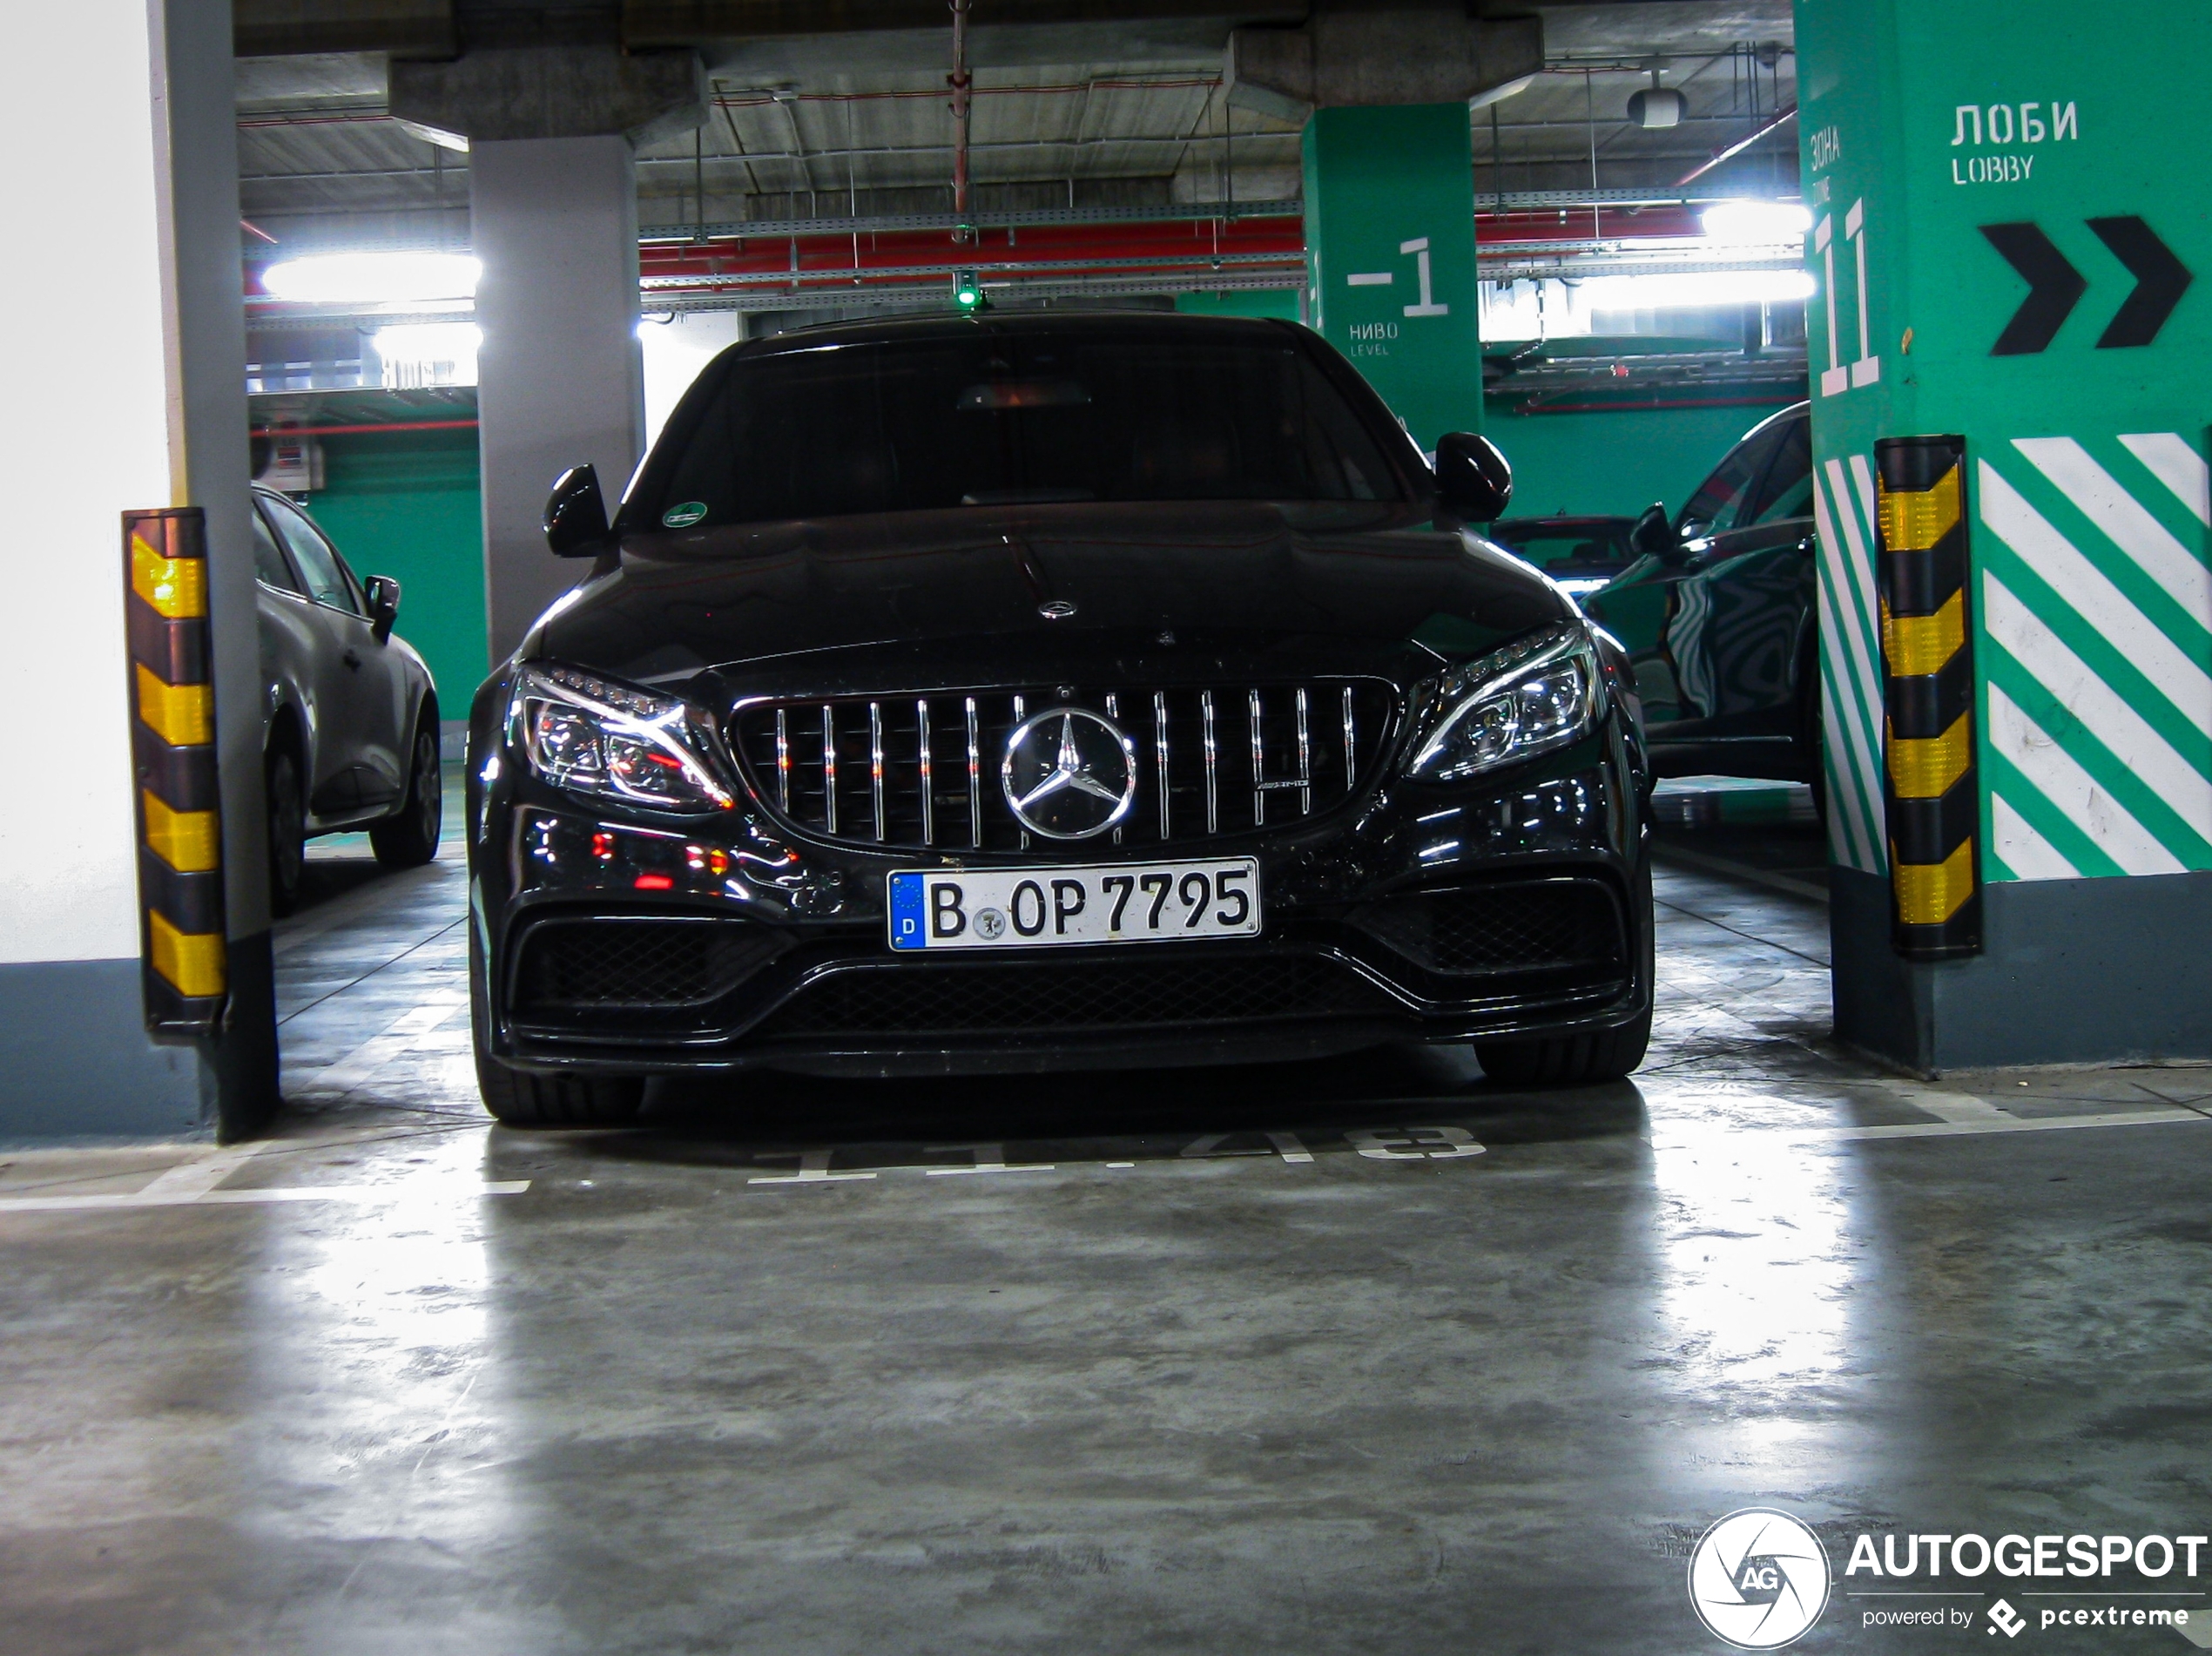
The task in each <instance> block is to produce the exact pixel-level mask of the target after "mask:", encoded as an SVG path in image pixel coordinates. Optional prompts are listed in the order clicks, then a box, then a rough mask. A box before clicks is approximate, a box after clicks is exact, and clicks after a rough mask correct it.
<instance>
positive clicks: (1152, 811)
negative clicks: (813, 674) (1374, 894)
mask: <svg viewBox="0 0 2212 1656" xmlns="http://www.w3.org/2000/svg"><path fill="white" fill-rule="evenodd" d="M1224 701H1225V702H1226V706H1224ZM1239 704H1241V706H1239ZM1062 705H1066V706H1077V707H1085V708H1089V710H1090V711H1092V712H1094V713H1103V714H1104V715H1105V716H1106V717H1107V718H1108V719H1109V720H1113V721H1114V723H1115V724H1116V726H1117V727H1119V728H1121V729H1122V730H1123V732H1124V733H1126V734H1127V735H1128V736H1129V738H1130V741H1131V742H1132V743H1133V744H1134V746H1135V747H1136V754H1137V766H1136V774H1137V782H1136V787H1137V798H1136V805H1135V808H1133V809H1132V810H1131V811H1130V814H1129V816H1128V818H1127V820H1126V821H1124V822H1123V823H1122V824H1121V825H1120V826H1119V827H1117V828H1115V829H1114V830H1113V831H1112V832H1111V835H1110V836H1109V835H1102V836H1100V839H1099V840H1098V841H1097V842H1095V844H1094V845H1093V848H1094V850H1104V849H1106V848H1109V847H1111V848H1120V849H1123V850H1127V849H1130V848H1151V847H1157V846H1162V845H1184V844H1190V843H1194V842H1203V841H1204V840H1206V839H1208V838H1211V837H1214V836H1217V835H1227V834H1244V833H1250V832H1251V831H1252V830H1253V829H1255V828H1283V827H1285V826H1289V825H1291V824H1292V823H1294V822H1296V821H1299V820H1301V819H1303V818H1305V817H1309V816H1312V815H1314V814H1317V813H1319V812H1323V811H1326V810H1329V809H1330V808H1332V807H1334V806H1337V805H1339V804H1341V803H1342V802H1343V801H1345V800H1346V799H1348V798H1350V797H1351V796H1352V795H1353V794H1356V793H1357V792H1358V791H1359V788H1360V787H1361V786H1362V785H1363V782H1364V780H1365V777H1366V772H1367V769H1368V768H1369V767H1370V765H1371V763H1372V760H1375V759H1376V758H1378V757H1379V755H1380V754H1381V753H1382V752H1383V750H1384V743H1385V742H1386V740H1387V737H1388V729H1387V727H1388V725H1389V722H1390V720H1391V717H1392V713H1393V706H1394V705H1395V698H1394V695H1393V692H1392V691H1391V689H1390V687H1389V686H1386V685H1385V684H1383V683H1381V682H1379V681H1377V680H1372V679H1356V680H1352V681H1351V682H1345V681H1343V680H1332V681H1328V682H1326V683H1323V684H1318V685H1315V684H1271V685H1270V684H1263V685H1243V684H1240V685H1235V686H1189V687H1170V688H1164V689H1163V688H1155V687H1151V686H1146V687H1144V688H1142V689H1136V688H1129V687H1121V688H1116V689H1114V690H1097V691H1089V690H1082V689H1078V690H1076V691H1075V693H1072V694H1062V693H1061V692H1060V691H1056V690H1045V691H1039V690H1028V691H1018V692H1017V691H978V692H974V693H965V692H954V693H948V694H941V695H927V694H920V695H917V694H907V695H902V696H880V697H853V698H839V699H834V700H806V701H784V702H753V703H750V704H745V705H742V706H739V707H738V708H737V709H736V711H735V713H734V714H733V717H732V729H733V730H734V732H735V733H736V736H737V742H738V749H739V753H740V757H741V758H742V759H743V760H744V763H745V768H746V770H747V771H748V773H749V774H751V775H752V778H753V780H754V782H755V785H756V786H757V787H759V789H760V791H761V796H762V798H764V799H765V800H768V801H772V803H773V805H774V808H775V809H776V811H777V813H778V814H779V815H781V816H783V817H784V818H785V819H786V820H787V821H790V822H792V823H793V824H794V825H796V826H797V827H799V828H803V829H807V830H811V831H813V832H815V833H819V834H823V835H828V836H830V837H833V838H838V837H843V838H850V839H854V840H857V841H860V842H863V843H871V844H880V845H886V846H912V847H916V848H920V847H928V846H940V845H954V846H965V847H967V848H970V849H974V850H997V851H1013V850H1028V849H1032V848H1034V846H1035V843H1036V842H1035V841H1033V839H1032V837H1031V836H1030V835H1028V833H1026V832H1024V831H1023V829H1022V826H1021V824H1020V822H1019V821H1016V820H1015V816H1014V814H1013V813H1012V811H1011V810H1009V809H1008V807H1007V803H1006V800H1005V797H1004V794H1003V793H1002V792H1001V787H1000V784H999V777H998V769H999V767H998V763H997V760H998V756H999V755H1001V754H1004V753H1005V751H1006V745H1007V740H1008V737H1009V736H1010V735H1011V734H1012V733H1013V732H1014V730H1015V727H1017V726H1018V725H1020V724H1021V723H1022V721H1023V720H1025V719H1026V718H1028V716H1029V714H1031V713H1034V712H1036V711H1039V710H1041V709H1043V708H1049V707H1055V706H1062ZM1232 708H1233V709H1238V711H1237V712H1230V711H1229V709H1232ZM1317 712H1318V717H1317V716H1316V714H1317ZM1148 724H1149V726H1150V730H1149V731H1148V730H1147V729H1146V726H1147V725H1148ZM1239 726H1241V727H1243V728H1242V729H1241V730H1239V729H1238V727H1239ZM1240 748H1241V749H1242V750H1243V751H1242V752H1238V749H1240ZM1085 843H1088V842H1072V843H1065V842H1063V844H1064V848H1065V849H1066V850H1068V851H1069V852H1070V853H1072V854H1075V855H1083V854H1084V853H1083V850H1082V847H1083V845H1084V844H1085Z"/></svg>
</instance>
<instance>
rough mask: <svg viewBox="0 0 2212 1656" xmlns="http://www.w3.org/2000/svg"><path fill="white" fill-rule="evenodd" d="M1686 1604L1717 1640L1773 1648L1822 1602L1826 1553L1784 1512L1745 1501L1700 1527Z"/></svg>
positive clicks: (1809, 1621) (1814, 1617) (1794, 1635)
mask: <svg viewBox="0 0 2212 1656" xmlns="http://www.w3.org/2000/svg"><path fill="white" fill-rule="evenodd" d="M1689 1602H1690V1605H1691V1607H1692V1608H1693V1609H1695V1610H1696V1612H1697V1619H1698V1620H1700V1621H1702V1622H1703V1623H1704V1624H1705V1626H1706V1630H1707V1631H1708V1632H1710V1633H1711V1634H1712V1635H1713V1637H1715V1638H1716V1639H1723V1640H1725V1641H1726V1642H1727V1643H1729V1644H1731V1645H1733V1646H1736V1647H1737V1649H1738V1650H1779V1649H1781V1648H1782V1647H1783V1646H1784V1645H1787V1644H1791V1643H1792V1642H1793V1641H1795V1640H1796V1639H1798V1638H1800V1637H1802V1636H1803V1634H1804V1632H1805V1630H1806V1629H1808V1628H1810V1627H1811V1626H1812V1625H1813V1623H1815V1622H1816V1621H1818V1620H1819V1619H1820V1612H1822V1611H1823V1610H1824V1609H1825V1608H1826V1607H1827V1605H1828V1554H1827V1552H1826V1551H1825V1550H1824V1548H1823V1547H1822V1546H1821V1544H1820V1538H1819V1537H1818V1536H1817V1535H1815V1534H1814V1533H1813V1532H1812V1531H1811V1530H1810V1529H1808V1528H1807V1527H1806V1526H1805V1525H1804V1524H1802V1523H1800V1522H1798V1520H1797V1519H1796V1518H1793V1517H1791V1516H1790V1515H1789V1514H1788V1513H1787V1512H1777V1511H1775V1510H1774V1509H1773V1508H1771V1507H1764V1506H1747V1507H1745V1508H1744V1509H1743V1511H1739V1512H1731V1513H1730V1514H1729V1515H1728V1516H1727V1517H1724V1518H1723V1519H1722V1520H1721V1521H1720V1522H1719V1523H1717V1524H1715V1525H1713V1527H1712V1528H1711V1529H1710V1530H1708V1531H1705V1534H1704V1536H1703V1538H1702V1539H1701V1540H1700V1541H1699V1542H1698V1543H1697V1550H1696V1551H1695V1552H1693V1553H1691V1554H1690V1555H1689Z"/></svg>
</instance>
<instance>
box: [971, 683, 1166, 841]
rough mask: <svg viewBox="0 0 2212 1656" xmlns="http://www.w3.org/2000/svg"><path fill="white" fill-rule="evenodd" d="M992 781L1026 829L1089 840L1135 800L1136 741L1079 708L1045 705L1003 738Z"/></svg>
mask: <svg viewBox="0 0 2212 1656" xmlns="http://www.w3.org/2000/svg"><path fill="white" fill-rule="evenodd" d="M999 781H1000V783H1001V785H1002V786H1003V787H1004V788H1005V789H1006V802H1007V804H1008V807H1009V808H1011V809H1012V810H1013V812H1014V815H1015V821H1019V822H1020V823H1021V824H1022V827H1023V828H1028V830H1029V831H1030V832H1031V833H1032V834H1038V835H1043V837H1045V838H1046V839H1048V840H1088V839H1093V838H1096V836H1097V835H1101V834H1103V833H1105V832H1106V831H1107V830H1108V829H1109V828H1112V827H1114V826H1115V825H1116V823H1118V822H1120V821H1122V820H1123V818H1124V817H1126V816H1128V814H1130V808H1131V807H1132V806H1134V805H1135V804H1136V743H1135V742H1133V741H1131V740H1130V739H1129V738H1128V737H1127V736H1124V735H1123V734H1122V733H1121V732H1120V731H1119V730H1117V729H1116V728H1115V727H1114V726H1113V725H1112V724H1110V723H1109V721H1107V720H1104V719H1102V718H1100V717H1099V716H1098V715H1097V714H1096V713H1092V712H1090V711H1089V710H1088V709H1086V708H1082V707H1053V708H1049V709H1048V710H1047V711H1045V712H1043V713H1039V714H1037V715H1036V717H1035V718H1034V719H1030V720H1025V721H1024V722H1023V723H1022V724H1021V725H1019V726H1017V727H1015V731H1014V733H1013V734H1012V735H1010V736H1008V738H1007V739H1006V759H1005V761H1004V762H1003V763H1002V764H1001V765H1000V767H999Z"/></svg>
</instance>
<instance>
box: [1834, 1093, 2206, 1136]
mask: <svg viewBox="0 0 2212 1656" xmlns="http://www.w3.org/2000/svg"><path fill="white" fill-rule="evenodd" d="M1913 1102H1914V1104H1915V1105H1919V1107H1920V1108H1922V1109H1925V1108H1926V1107H1927V1106H1926V1105H1922V1104H1920V1102H1919V1099H1917V1098H1916V1099H1915V1100H1913ZM2206 1120H2212V1117H2206V1116H2201V1115H2198V1114H2197V1113H2196V1112H2194V1111H2191V1110H2183V1109H2179V1108H2175V1109H2168V1110H2128V1111H2116V1112H2114V1113H2112V1114H2110V1115H2101V1116H2008V1115H2006V1113H2005V1112H2003V1111H2001V1110H1998V1109H1995V1108H1994V1107H1993V1108H1992V1109H1991V1111H1990V1113H1989V1114H1988V1115H1987V1116H1973V1117H1969V1118H1968V1119H1962V1120H1954V1121H1905V1122H1894V1123H1892V1124H1890V1125H1885V1126H1878V1127H1825V1128H1820V1129H1817V1130H1816V1131H1815V1132H1814V1133H1813V1134H1812V1136H1813V1137H1815V1138H1820V1139H1955V1138H1960V1137H1968V1136H1972V1135H1973V1134H1976V1133H1985V1132H2054V1131H2055V1130H2058V1129H2060V1128H2065V1127H2155V1126H2160V1125H2165V1124H2168V1123H2171V1122H2182V1121H2194V1122H2197V1123H2200V1124H2201V1123H2202V1122H2204V1121H2206Z"/></svg>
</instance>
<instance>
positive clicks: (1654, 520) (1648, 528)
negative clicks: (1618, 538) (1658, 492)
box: [1629, 500, 1682, 564]
mask: <svg viewBox="0 0 2212 1656" xmlns="http://www.w3.org/2000/svg"><path fill="white" fill-rule="evenodd" d="M1629 551H1632V552H1634V553H1635V555H1636V556H1637V557H1638V558H1657V559H1659V560H1660V562H1662V563H1664V564H1678V563H1680V562H1681V561H1682V542H1681V541H1680V540H1678V539H1676V537H1675V526H1674V524H1672V523H1671V522H1670V521H1669V519H1668V517H1667V509H1666V508H1665V507H1664V506H1662V505H1661V504H1659V503H1658V502H1657V501H1656V500H1655V501H1654V502H1652V503H1651V504H1649V506H1646V507H1645V508H1644V509H1643V515H1642V517H1638V518H1637V519H1636V525H1635V528H1634V529H1631V530H1630V531H1629Z"/></svg>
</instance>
